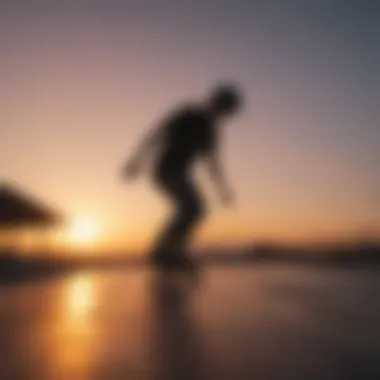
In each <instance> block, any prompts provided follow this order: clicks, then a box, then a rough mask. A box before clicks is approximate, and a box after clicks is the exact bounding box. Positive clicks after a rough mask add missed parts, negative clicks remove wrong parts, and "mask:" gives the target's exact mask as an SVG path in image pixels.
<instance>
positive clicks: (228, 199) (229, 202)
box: [221, 190, 235, 207]
mask: <svg viewBox="0 0 380 380" xmlns="http://www.w3.org/2000/svg"><path fill="white" fill-rule="evenodd" d="M221 200H222V204H223V206H225V207H232V206H234V204H235V199H234V197H233V195H232V193H231V192H230V191H228V190H224V191H223V192H222V193H221Z"/></svg>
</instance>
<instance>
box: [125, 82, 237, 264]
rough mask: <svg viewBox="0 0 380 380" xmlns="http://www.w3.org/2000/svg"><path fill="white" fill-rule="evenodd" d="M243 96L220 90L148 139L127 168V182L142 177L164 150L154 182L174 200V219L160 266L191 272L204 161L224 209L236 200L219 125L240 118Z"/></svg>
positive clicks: (163, 240)
mask: <svg viewBox="0 0 380 380" xmlns="http://www.w3.org/2000/svg"><path fill="white" fill-rule="evenodd" d="M240 103H241V99H240V94H239V92H238V90H237V89H236V88H234V87H233V86H219V87H218V88H216V89H215V90H214V91H213V92H212V94H211V96H210V97H209V98H208V99H207V101H206V102H205V104H194V105H189V106H186V107H183V108H182V109H180V110H179V111H177V112H175V113H174V114H172V115H170V117H169V118H168V119H166V120H165V121H164V122H163V123H162V124H161V126H159V128H157V129H156V130H154V131H153V132H152V133H151V134H150V135H148V136H147V137H146V138H145V139H144V140H143V142H142V144H141V145H140V146H139V149H138V151H137V152H136V154H135V155H134V156H133V157H132V158H131V159H130V161H129V162H128V163H127V165H126V166H125V168H124V176H125V177H127V178H132V177H134V176H136V175H137V174H138V172H139V171H140V168H141V167H142V164H143V161H144V160H146V159H147V157H148V156H149V155H151V154H152V153H153V148H159V149H160V150H159V154H158V158H157V160H156V164H155V169H154V179H155V182H156V183H157V184H158V185H159V187H160V188H161V189H162V190H163V191H164V192H165V194H166V195H167V196H168V197H169V198H170V199H171V201H172V203H173V204H174V206H175V213H174V216H173V218H172V219H170V221H169V222H168V223H167V225H166V226H165V228H164V230H163V231H162V233H161V235H160V237H159V239H158V241H157V243H156V246H155V248H154V251H153V258H154V260H155V262H156V263H158V264H162V265H168V266H171V265H173V266H184V267H187V266H192V261H191V260H190V259H189V257H188V256H187V254H186V247H187V243H188V240H189V238H190V236H191V235H192V232H193V231H194V229H195V227H196V226H197V225H198V224H199V222H200V220H201V219H202V218H203V217H204V215H205V206H204V203H203V200H202V198H201V196H200V194H199V192H198V190H197V187H196V186H195V184H194V181H193V178H192V169H193V167H194V163H195V162H196V161H197V160H203V161H204V162H205V163H206V164H207V165H208V167H209V170H210V174H211V177H212V179H213V180H214V183H215V185H216V187H217V190H218V192H219V195H220V197H221V199H222V201H223V203H224V204H225V205H228V204H231V203H232V195H231V192H230V190H229V188H228V186H227V184H226V181H225V178H224V176H223V173H222V167H221V162H220V157H219V153H218V145H219V144H218V142H219V138H218V135H219V133H218V132H219V131H218V127H219V125H220V123H221V122H222V121H223V120H224V119H226V118H227V117H228V116H231V115H233V114H235V113H236V111H237V110H238V108H239V106H240Z"/></svg>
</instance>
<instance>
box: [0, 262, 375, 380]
mask: <svg viewBox="0 0 380 380" xmlns="http://www.w3.org/2000/svg"><path fill="white" fill-rule="evenodd" d="M379 274H380V273H379V270H375V269H373V270H364V269H360V270H359V269H357V270H352V269H341V270H339V269H327V268H324V269H322V268H319V269H310V268H307V267H291V266H285V265H268V266H265V265H257V266H250V267H248V268H243V267H241V268H205V269H204V270H203V271H202V272H201V273H200V274H199V276H197V277H192V276H186V275H179V274H174V273H172V274H163V273H159V272H155V271H153V270H148V269H141V270H140V269H136V270H125V271H111V270H110V271H103V272H102V271H99V272H82V273H79V272H78V273H74V274H71V275H69V276H65V277H57V278H54V279H49V280H41V281H38V282H31V283H28V284H26V283H25V284H23V283H18V284H13V285H8V286H2V287H0V339H1V340H0V349H1V352H0V354H1V366H0V379H1V380H8V379H17V380H24V379H28V380H29V379H32V380H34V379H36V380H50V379H54V380H55V379H59V380H61V379H62V380H69V379H70V380H71V379H75V380H87V379H91V380H92V379H116V380H118V379H142V380H145V379H221V380H224V379H231V380H239V379H255V378H256V379H268V380H271V379H362V378H366V379H379V378H380V329H379V321H380V276H379Z"/></svg>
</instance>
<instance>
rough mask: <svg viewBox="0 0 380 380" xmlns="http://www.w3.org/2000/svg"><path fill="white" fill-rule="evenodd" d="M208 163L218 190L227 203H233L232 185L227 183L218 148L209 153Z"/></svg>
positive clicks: (224, 202) (223, 200)
mask: <svg viewBox="0 0 380 380" xmlns="http://www.w3.org/2000/svg"><path fill="white" fill-rule="evenodd" d="M207 164H208V168H209V172H210V177H211V180H212V181H213V182H214V184H215V187H216V190H217V191H218V193H219V196H220V198H221V200H222V202H223V204H225V205H230V204H232V203H233V195H232V191H231V189H230V187H229V186H228V184H227V181H226V178H225V175H224V172H223V167H222V164H221V160H220V155H219V152H218V151H217V149H213V150H212V151H211V152H210V153H209V154H208V155H207Z"/></svg>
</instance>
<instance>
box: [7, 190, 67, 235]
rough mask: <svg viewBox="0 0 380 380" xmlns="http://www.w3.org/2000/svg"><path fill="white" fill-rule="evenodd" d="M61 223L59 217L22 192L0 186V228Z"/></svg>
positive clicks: (44, 225)
mask: <svg viewBox="0 0 380 380" xmlns="http://www.w3.org/2000/svg"><path fill="white" fill-rule="evenodd" d="M61 221H62V217H61V215H59V213H58V212H56V211H53V210H52V209H50V207H48V206H46V205H45V204H43V203H42V202H39V201H36V200H34V199H33V198H32V197H30V196H29V195H27V194H25V193H24V192H23V191H22V190H20V189H17V188H15V187H14V186H11V185H8V184H4V185H1V186H0V228H15V227H34V226H35V227H50V226H54V225H56V224H58V223H59V222H61Z"/></svg>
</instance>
